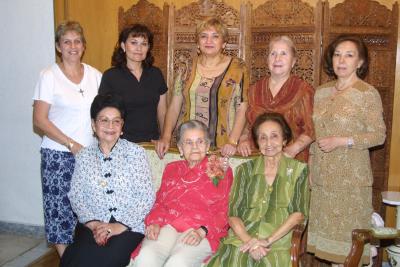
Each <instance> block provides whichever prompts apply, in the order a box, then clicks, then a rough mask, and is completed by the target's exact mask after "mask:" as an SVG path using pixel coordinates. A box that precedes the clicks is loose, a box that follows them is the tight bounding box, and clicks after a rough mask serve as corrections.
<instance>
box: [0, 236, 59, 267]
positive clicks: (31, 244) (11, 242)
mask: <svg viewBox="0 0 400 267" xmlns="http://www.w3.org/2000/svg"><path fill="white" fill-rule="evenodd" d="M49 250H51V248H50V247H48V246H47V243H46V241H45V240H44V238H42V239H38V238H34V237H27V236H19V235H10V234H0V266H2V267H25V266H28V265H29V264H30V263H31V262H33V261H35V260H36V259H37V258H39V257H41V256H42V255H43V254H45V253H47V252H48V251H49Z"/></svg>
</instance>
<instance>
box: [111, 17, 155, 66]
mask: <svg viewBox="0 0 400 267" xmlns="http://www.w3.org/2000/svg"><path fill="white" fill-rule="evenodd" d="M129 37H143V38H144V39H146V40H147V42H148V43H149V50H148V51H147V55H146V58H145V59H144V60H143V62H142V66H143V67H151V66H152V65H153V62H154V57H153V56H152V55H151V49H152V48H153V33H152V32H151V31H150V30H149V28H147V27H146V26H145V25H143V24H133V25H130V26H128V27H126V28H124V29H123V30H122V31H121V32H120V34H119V37H118V42H117V44H116V45H115V48H114V53H113V55H112V58H111V65H112V66H114V67H119V68H121V67H126V54H125V52H124V50H123V49H122V47H121V43H125V42H126V40H127V39H128V38H129Z"/></svg>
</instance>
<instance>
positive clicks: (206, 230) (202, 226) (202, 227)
mask: <svg viewBox="0 0 400 267" xmlns="http://www.w3.org/2000/svg"><path fill="white" fill-rule="evenodd" d="M200 228H201V229H203V231H204V232H205V233H206V236H207V235H208V229H207V227H205V226H204V225H201V226H200Z"/></svg>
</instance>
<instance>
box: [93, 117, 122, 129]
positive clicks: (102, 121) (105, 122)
mask: <svg viewBox="0 0 400 267" xmlns="http://www.w3.org/2000/svg"><path fill="white" fill-rule="evenodd" d="M97 122H98V123H99V124H100V126H102V127H106V126H109V125H110V122H111V125H112V127H120V126H121V125H122V123H123V122H124V120H123V119H122V118H115V119H112V120H110V119H108V118H99V119H97Z"/></svg>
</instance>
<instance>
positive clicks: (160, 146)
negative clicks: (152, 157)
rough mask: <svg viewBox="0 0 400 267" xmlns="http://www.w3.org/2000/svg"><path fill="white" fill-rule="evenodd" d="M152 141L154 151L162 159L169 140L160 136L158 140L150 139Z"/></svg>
mask: <svg viewBox="0 0 400 267" xmlns="http://www.w3.org/2000/svg"><path fill="white" fill-rule="evenodd" d="M152 142H153V143H154V147H155V149H156V153H157V155H158V157H159V158H160V159H163V158H164V156H165V154H166V153H167V151H168V149H169V143H170V140H166V138H161V139H159V140H152Z"/></svg>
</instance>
